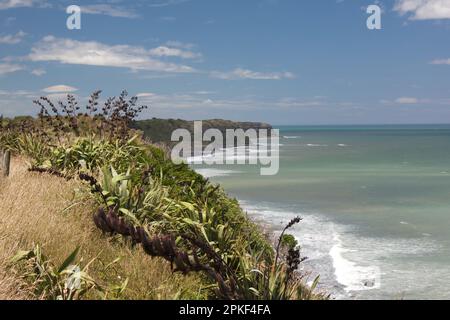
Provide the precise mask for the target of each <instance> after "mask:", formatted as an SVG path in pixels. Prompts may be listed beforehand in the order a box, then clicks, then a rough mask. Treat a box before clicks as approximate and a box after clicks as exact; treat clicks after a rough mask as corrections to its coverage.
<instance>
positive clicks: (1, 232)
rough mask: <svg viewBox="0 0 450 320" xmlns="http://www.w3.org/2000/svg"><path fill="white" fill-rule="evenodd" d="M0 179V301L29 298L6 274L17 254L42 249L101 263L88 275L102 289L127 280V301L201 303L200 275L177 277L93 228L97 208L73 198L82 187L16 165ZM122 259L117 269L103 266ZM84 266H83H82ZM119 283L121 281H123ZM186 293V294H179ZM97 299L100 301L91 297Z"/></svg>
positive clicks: (15, 279) (21, 285)
mask: <svg viewBox="0 0 450 320" xmlns="http://www.w3.org/2000/svg"><path fill="white" fill-rule="evenodd" d="M2 179H3V178H0V299H26V298H30V294H29V293H30V289H32V288H27V287H26V285H24V283H23V282H22V281H21V280H20V278H19V277H18V276H14V275H12V274H11V272H9V271H8V270H7V268H8V266H7V262H8V260H9V259H10V258H11V256H12V255H14V254H15V253H16V251H17V250H19V249H26V250H29V249H31V248H32V247H33V245H34V244H40V245H42V247H43V248H44V253H45V254H46V255H47V256H48V257H49V258H50V259H51V260H53V261H55V262H56V263H58V264H59V263H61V262H62V261H63V260H64V259H65V258H66V257H67V255H68V254H70V253H71V252H72V251H73V250H74V249H75V248H76V247H77V246H81V251H80V254H79V258H82V259H83V262H84V263H87V262H88V261H90V260H91V259H92V258H95V257H97V256H98V259H97V260H96V261H95V262H94V263H93V264H92V265H91V267H90V268H89V274H90V275H91V276H92V277H93V278H94V279H95V280H97V281H99V282H100V283H101V284H109V285H113V284H120V283H121V281H123V280H124V279H125V278H129V284H128V286H127V290H126V291H125V293H124V295H123V296H122V297H121V298H123V299H173V298H175V297H181V298H200V297H201V295H199V291H200V289H201V279H200V278H199V275H196V274H193V275H190V276H182V275H179V274H173V273H172V272H171V270H170V265H169V263H167V262H165V261H163V260H162V259H152V258H150V257H149V256H147V255H146V254H145V253H144V252H143V250H140V248H136V249H133V248H131V247H130V246H129V245H128V244H124V243H123V242H122V241H123V240H121V238H119V237H117V238H113V239H110V238H109V237H107V236H102V235H101V233H100V232H98V230H97V229H95V227H94V225H93V223H92V218H91V217H92V210H93V208H94V204H93V203H92V204H91V203H86V202H85V201H84V199H82V198H80V197H79V196H77V195H76V193H75V192H74V190H75V189H77V188H79V186H80V185H79V182H77V181H70V182H68V181H66V180H64V179H61V178H56V177H52V176H49V175H41V174H34V173H29V172H28V171H27V167H26V165H25V163H24V162H23V161H22V160H20V159H14V160H13V163H12V170H11V177H10V178H8V180H6V181H5V180H2ZM118 257H120V258H121V260H120V261H119V262H118V263H117V264H115V265H114V268H110V269H108V271H105V265H107V264H108V263H110V262H112V261H114V260H115V259H116V258H118ZM82 264H83V263H82ZM119 277H120V278H119ZM181 290H187V291H181ZM91 298H97V297H91Z"/></svg>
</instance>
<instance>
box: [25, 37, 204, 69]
mask: <svg viewBox="0 0 450 320" xmlns="http://www.w3.org/2000/svg"><path fill="white" fill-rule="evenodd" d="M170 53H171V54H172V57H182V56H180V55H175V53H174V52H173V51H171V52H170ZM158 57H159V56H156V57H155V52H152V50H147V49H145V48H143V47H136V46H129V45H107V44H103V43H100V42H96V41H86V42H83V41H77V40H71V39H64V38H55V37H53V36H47V37H45V38H43V39H42V40H41V41H40V42H38V43H37V44H36V45H35V46H34V47H33V48H32V49H31V53H30V55H29V59H30V60H31V61H56V62H59V63H63V64H75V65H89V66H103V67H116V68H128V69H131V70H133V71H139V70H145V71H158V72H172V73H186V72H194V71H195V70H194V69H193V68H192V67H190V66H186V65H181V64H176V63H170V62H165V61H161V60H158V59H157V58H158Z"/></svg>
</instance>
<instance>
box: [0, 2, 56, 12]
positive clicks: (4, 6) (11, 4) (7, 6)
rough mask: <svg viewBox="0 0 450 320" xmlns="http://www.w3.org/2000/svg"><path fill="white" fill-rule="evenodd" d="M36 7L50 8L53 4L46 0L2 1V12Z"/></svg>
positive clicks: (0, 3) (0, 4) (0, 8)
mask: <svg viewBox="0 0 450 320" xmlns="http://www.w3.org/2000/svg"><path fill="white" fill-rule="evenodd" d="M35 6H38V7H50V6H51V4H50V3H49V2H47V1H45V0H0V10H8V9H13V8H30V7H35Z"/></svg>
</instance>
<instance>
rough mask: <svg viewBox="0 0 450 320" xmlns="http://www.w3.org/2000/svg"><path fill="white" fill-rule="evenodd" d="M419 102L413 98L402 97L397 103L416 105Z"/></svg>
mask: <svg viewBox="0 0 450 320" xmlns="http://www.w3.org/2000/svg"><path fill="white" fill-rule="evenodd" d="M418 102H419V99H417V98H413V97H401V98H398V99H396V100H395V103H398V104H416V103H418Z"/></svg>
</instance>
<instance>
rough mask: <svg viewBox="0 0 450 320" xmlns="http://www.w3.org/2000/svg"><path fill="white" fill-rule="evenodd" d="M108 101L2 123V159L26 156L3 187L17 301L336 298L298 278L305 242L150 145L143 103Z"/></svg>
mask: <svg viewBox="0 0 450 320" xmlns="http://www.w3.org/2000/svg"><path fill="white" fill-rule="evenodd" d="M99 101H100V92H99V91H98V92H94V93H93V94H92V95H91V97H90V99H89V102H88V104H87V105H86V106H85V107H81V106H80V105H79V103H78V102H77V101H76V100H75V98H74V97H73V96H71V95H68V97H67V101H65V102H58V103H56V104H55V103H53V102H52V101H51V100H49V99H48V98H46V97H42V98H40V99H39V100H37V101H35V104H36V105H38V106H39V108H40V112H39V115H38V118H37V119H35V118H21V119H14V120H8V119H0V125H1V128H0V130H1V131H0V148H2V149H8V150H11V151H12V152H13V153H14V154H15V158H14V166H15V169H16V170H15V171H14V170H13V174H12V177H11V178H10V180H11V181H9V180H8V181H3V182H1V183H0V200H1V201H0V214H1V216H2V220H3V219H5V221H7V222H6V224H5V226H8V227H3V226H2V228H6V229H5V230H1V231H2V233H3V232H4V233H6V234H8V237H7V238H8V240H1V241H3V242H5V241H6V242H5V243H3V247H4V248H5V249H4V250H3V251H4V252H2V254H1V258H0V286H1V287H5V288H6V287H8V288H20V290H16V291H18V292H16V291H15V293H14V295H12V298H18V297H20V298H40V299H233V300H240V299H251V300H257V299H276V300H291V299H295V300H296V299H324V298H326V296H325V295H322V294H320V293H316V292H315V288H316V286H317V282H318V279H315V281H313V284H312V285H311V286H307V285H306V284H305V277H304V276H303V275H301V274H300V273H299V272H298V271H297V270H298V269H299V265H300V264H301V263H302V261H303V258H302V257H301V256H300V248H299V246H298V245H297V243H296V242H295V239H292V237H289V236H288V235H285V234H284V232H283V234H282V236H281V237H280V239H279V240H277V241H272V238H271V236H270V235H266V234H264V232H262V231H261V229H260V228H259V227H258V226H257V225H256V224H254V223H252V222H251V221H250V220H249V219H248V217H247V216H246V214H245V212H243V210H242V209H241V208H240V206H239V203H238V202H237V201H236V200H234V199H231V198H229V197H228V196H227V195H226V193H225V192H224V190H222V188H221V187H220V186H218V185H214V184H213V183H211V182H210V181H208V179H205V178H204V177H202V176H201V175H199V174H197V173H195V172H194V171H193V170H191V169H190V168H189V167H188V166H187V165H186V164H174V163H172V162H171V161H170V159H169V157H168V153H167V151H166V150H165V149H164V148H161V147H158V146H156V145H154V144H151V143H149V142H148V140H147V139H145V138H144V135H143V133H142V131H140V130H138V129H139V128H140V127H139V126H136V123H137V122H136V121H135V119H136V117H137V116H138V115H139V114H140V112H141V111H143V110H144V109H145V108H146V107H145V106H139V105H138V104H137V99H136V98H134V97H131V98H129V97H128V94H127V93H126V92H123V93H122V94H121V95H120V96H118V97H114V98H110V99H107V100H106V102H105V103H104V104H102V105H101V106H100V102H99ZM154 122H155V120H153V122H148V123H147V122H146V123H145V128H149V127H151V126H152V123H154ZM174 125H177V124H174ZM141 128H142V127H141ZM144 131H145V130H144ZM157 131H158V129H157ZM24 161H26V162H27V166H26V167H25V166H24V165H23V163H24ZM25 168H26V169H25ZM43 193H44V194H43ZM19 197H20V198H19ZM55 203H56V204H55ZM35 206H38V207H37V208H36V207H35ZM8 208H9V209H8ZM11 208H14V209H15V210H11ZM61 208H63V209H62V210H61ZM3 216H5V217H3ZM300 220H301V219H300V218H297V219H294V220H292V221H291V222H290V223H289V224H288V225H287V226H286V229H285V231H287V230H288V229H289V228H290V227H292V226H294V225H295V224H297V223H299V222H300ZM21 224H25V225H21ZM93 226H96V229H94V228H93ZM40 228H42V229H40ZM9 235H11V237H10V236H9ZM274 242H275V243H274ZM274 248H275V249H274ZM14 250H15V251H18V252H17V253H16V254H15V255H13V254H12V251H14ZM7 256H8V257H9V258H6V257H7ZM11 256H14V257H13V258H11ZM73 281H76V285H74V286H72V285H70V284H71V283H73ZM6 295H7V293H6Z"/></svg>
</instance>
